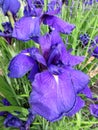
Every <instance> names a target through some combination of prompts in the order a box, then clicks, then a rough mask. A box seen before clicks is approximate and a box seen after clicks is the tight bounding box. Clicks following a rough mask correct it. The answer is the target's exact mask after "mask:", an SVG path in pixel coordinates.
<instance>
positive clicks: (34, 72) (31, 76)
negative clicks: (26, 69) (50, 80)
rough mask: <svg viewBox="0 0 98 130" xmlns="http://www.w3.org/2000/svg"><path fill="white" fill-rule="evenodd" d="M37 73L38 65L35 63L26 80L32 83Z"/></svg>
mask: <svg viewBox="0 0 98 130" xmlns="http://www.w3.org/2000/svg"><path fill="white" fill-rule="evenodd" d="M38 72H39V67H38V64H37V63H36V62H35V64H34V65H33V68H32V70H31V71H30V74H29V76H28V79H29V80H30V81H31V82H33V80H34V77H35V75H36V74H37V73H38Z"/></svg>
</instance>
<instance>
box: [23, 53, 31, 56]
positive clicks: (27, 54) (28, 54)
mask: <svg viewBox="0 0 98 130" xmlns="http://www.w3.org/2000/svg"><path fill="white" fill-rule="evenodd" d="M22 54H24V55H26V56H30V53H22Z"/></svg>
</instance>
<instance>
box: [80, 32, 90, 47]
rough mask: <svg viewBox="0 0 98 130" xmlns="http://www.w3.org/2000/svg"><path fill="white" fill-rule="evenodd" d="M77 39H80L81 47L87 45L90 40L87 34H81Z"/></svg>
mask: <svg viewBox="0 0 98 130" xmlns="http://www.w3.org/2000/svg"><path fill="white" fill-rule="evenodd" d="M79 39H80V41H81V42H82V45H83V46H85V45H87V44H88V42H89V40H90V37H89V35H88V34H87V33H85V34H81V35H80V36H79Z"/></svg>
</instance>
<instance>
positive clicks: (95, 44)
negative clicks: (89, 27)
mask: <svg viewBox="0 0 98 130" xmlns="http://www.w3.org/2000/svg"><path fill="white" fill-rule="evenodd" d="M89 53H90V55H92V56H94V57H95V58H98V36H96V37H95V38H94V40H92V41H91V45H90V48H89Z"/></svg>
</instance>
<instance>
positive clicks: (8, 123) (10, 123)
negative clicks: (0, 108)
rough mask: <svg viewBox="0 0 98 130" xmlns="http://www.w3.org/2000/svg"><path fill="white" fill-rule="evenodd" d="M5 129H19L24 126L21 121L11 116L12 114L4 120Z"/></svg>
mask: <svg viewBox="0 0 98 130" xmlns="http://www.w3.org/2000/svg"><path fill="white" fill-rule="evenodd" d="M4 125H5V127H14V128H20V130H21V127H22V126H23V125H24V123H23V121H21V120H20V119H19V118H17V117H16V116H13V115H12V114H8V115H7V117H6V119H5V120H4Z"/></svg>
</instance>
